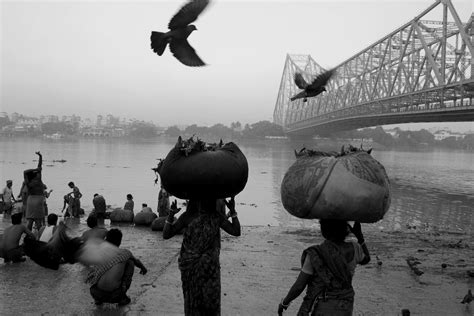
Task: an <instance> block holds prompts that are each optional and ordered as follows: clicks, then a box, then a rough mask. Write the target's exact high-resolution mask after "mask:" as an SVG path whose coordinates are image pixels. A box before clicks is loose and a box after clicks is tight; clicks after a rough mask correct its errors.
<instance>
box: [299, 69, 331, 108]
mask: <svg viewBox="0 0 474 316" xmlns="http://www.w3.org/2000/svg"><path fill="white" fill-rule="evenodd" d="M334 73H335V69H330V70H328V71H325V72H323V73H322V74H320V75H318V76H317V77H316V78H315V79H314V80H313V82H311V83H307V82H306V80H304V78H303V75H302V74H301V73H299V72H297V73H295V84H296V86H297V87H298V88H300V89H302V90H303V91H301V92H299V93H298V94H296V95H294V96H293V97H291V98H290V100H291V101H295V100H297V99H303V102H306V101H308V98H311V97H315V96H317V95H318V94H320V93H322V92H323V91H326V84H327V83H328V81H329V79H331V77H332V76H333V75H334Z"/></svg>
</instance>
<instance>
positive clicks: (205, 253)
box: [163, 198, 240, 316]
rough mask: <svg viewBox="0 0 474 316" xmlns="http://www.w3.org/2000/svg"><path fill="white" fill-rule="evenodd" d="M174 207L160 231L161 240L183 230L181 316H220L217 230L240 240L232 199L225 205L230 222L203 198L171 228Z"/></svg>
mask: <svg viewBox="0 0 474 316" xmlns="http://www.w3.org/2000/svg"><path fill="white" fill-rule="evenodd" d="M176 204H177V203H176V200H175V201H174V202H173V203H172V205H171V212H170V215H169V216H168V219H167V220H166V222H165V226H164V229H163V238H164V239H168V238H171V237H173V236H174V235H175V234H176V233H177V232H180V231H181V230H182V229H183V228H186V229H185V232H184V236H183V243H182V245H181V251H180V256H179V269H180V270H181V282H182V287H183V296H184V313H185V315H195V316H201V315H202V316H204V315H206V316H207V315H209V316H212V315H220V314H221V273H220V263H219V254H220V248H221V235H220V229H221V228H222V229H223V230H224V231H225V232H227V233H228V234H230V235H233V236H240V223H239V220H238V218H237V213H236V212H235V201H234V198H231V199H230V201H228V202H227V201H225V204H226V206H227V207H228V208H229V211H230V212H229V217H231V218H232V222H230V221H229V220H228V219H227V218H226V217H225V215H223V214H222V213H221V212H218V211H217V203H216V199H213V198H203V199H200V200H190V201H189V203H188V206H187V209H186V212H184V213H183V215H181V216H180V217H179V218H178V219H177V220H176V222H174V224H173V216H174V214H176V213H177V212H179V209H178V208H177V206H176Z"/></svg>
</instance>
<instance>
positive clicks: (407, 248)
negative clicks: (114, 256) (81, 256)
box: [0, 219, 474, 315]
mask: <svg viewBox="0 0 474 316" xmlns="http://www.w3.org/2000/svg"><path fill="white" fill-rule="evenodd" d="M84 221H85V220H84V219H82V220H81V223H80V224H77V223H75V224H70V226H71V227H72V231H71V235H79V234H80V233H81V232H82V231H84V230H85V229H86V227H85V225H84V223H83V222H84ZM0 225H1V226H0V233H1V232H2V231H3V228H4V227H6V226H7V225H8V222H6V221H4V222H2V223H1V224H0ZM106 226H107V228H110V227H112V226H110V224H109V223H107V222H106ZM119 228H120V229H121V230H122V231H123V233H124V237H123V242H122V247H124V248H128V249H130V250H131V251H132V252H133V254H134V255H135V256H136V257H138V258H140V259H141V260H142V262H143V263H144V264H145V266H146V267H147V268H148V274H147V275H145V276H142V275H140V274H139V273H138V271H139V270H138V269H136V270H135V275H134V279H133V282H132V286H131V288H130V290H129V292H128V294H129V296H130V297H131V299H132V302H131V304H130V305H128V306H125V307H121V308H119V307H117V306H116V305H113V304H104V305H102V306H99V307H98V306H95V305H94V303H93V300H92V298H91V296H90V294H89V287H88V285H87V284H85V283H84V279H85V276H86V273H87V269H86V268H84V267H82V266H80V265H78V264H76V265H69V264H65V265H63V266H61V267H60V269H59V270H58V271H53V270H48V269H45V268H42V267H40V266H38V265H36V264H35V263H34V262H32V261H31V260H27V261H26V262H25V263H21V264H0V296H1V297H2V299H1V303H0V315H28V314H31V315H33V314H34V315H58V314H67V315H125V314H127V315H181V314H183V296H182V292H181V281H180V273H179V270H178V263H177V258H178V253H179V248H180V245H181V238H182V237H181V236H176V237H174V238H172V239H170V240H166V241H165V240H163V238H162V235H161V232H152V231H151V229H149V228H145V227H133V226H129V225H120V227H119ZM365 239H366V243H367V245H368V247H369V250H370V252H371V254H372V261H371V262H370V263H369V264H368V265H367V266H363V267H362V266H359V267H358V268H357V270H356V274H355V277H354V280H353V285H354V289H355V292H356V298H355V300H356V301H355V308H354V315H399V314H400V311H401V309H403V308H407V309H409V310H410V311H411V312H412V315H473V314H474V312H473V311H474V302H473V303H471V305H472V307H467V306H466V305H463V304H461V303H460V302H461V300H462V298H463V297H464V295H465V294H466V293H467V289H469V288H474V277H470V276H469V275H468V272H467V271H468V270H470V271H473V272H474V251H473V248H474V238H473V237H472V236H471V235H467V234H462V233H457V232H456V233H454V232H445V231H436V230H431V231H424V230H420V229H413V228H404V229H402V230H400V231H390V232H384V231H380V230H369V231H367V232H365ZM321 241H322V238H321V237H320V234H319V232H318V231H315V230H309V229H297V228H288V229H287V228H281V227H269V226H247V227H245V226H244V227H243V228H242V236H241V237H231V236H229V235H227V234H226V233H225V232H222V249H221V278H222V315H272V314H273V315H275V314H276V310H277V306H278V303H279V301H280V299H281V297H283V296H284V295H286V293H287V291H288V289H289V288H290V286H291V285H292V284H293V282H294V281H295V279H296V277H297V275H298V273H299V268H300V256H301V252H302V251H303V249H305V248H306V247H309V246H311V245H312V244H317V243H320V242H321ZM376 256H377V257H378V258H379V260H377V259H376ZM410 257H414V259H412V261H411V262H415V267H416V268H417V270H418V271H422V272H423V274H421V275H420V276H417V275H416V274H415V273H414V271H413V270H412V269H411V268H410V267H409V265H408V264H407V259H408V258H410ZM378 262H381V265H379V264H378ZM443 263H444V264H446V268H442V264H443ZM300 302H301V297H300V298H298V299H297V300H295V301H294V302H293V303H292V304H291V306H290V308H289V309H288V311H287V313H286V314H287V315H294V314H295V313H296V311H297V310H298V307H299V304H300Z"/></svg>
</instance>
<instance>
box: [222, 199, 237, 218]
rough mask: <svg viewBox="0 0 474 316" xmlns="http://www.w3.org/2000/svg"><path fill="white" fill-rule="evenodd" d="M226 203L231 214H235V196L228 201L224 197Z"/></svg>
mask: <svg viewBox="0 0 474 316" xmlns="http://www.w3.org/2000/svg"><path fill="white" fill-rule="evenodd" d="M224 203H225V205H226V206H227V208H228V209H229V211H230V215H231V216H232V215H233V214H235V199H234V197H231V198H230V200H229V201H228V202H227V201H226V200H225V199H224Z"/></svg>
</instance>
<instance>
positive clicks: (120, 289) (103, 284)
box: [87, 228, 147, 305]
mask: <svg viewBox="0 0 474 316" xmlns="http://www.w3.org/2000/svg"><path fill="white" fill-rule="evenodd" d="M105 240H106V242H109V243H111V244H112V245H115V246H117V247H119V246H120V244H121V242H122V232H121V231H120V230H118V229H116V228H113V229H111V230H109V232H108V233H107V236H106V237H105ZM134 267H137V268H140V274H143V275H144V274H146V273H147V269H146V268H145V266H144V265H143V263H142V262H141V261H140V260H138V259H137V258H135V257H134V256H133V254H132V253H131V252H130V251H129V250H127V249H123V248H119V252H118V253H117V254H116V255H115V256H114V257H113V258H111V259H110V260H109V261H108V262H106V263H104V264H102V265H99V266H94V267H93V268H92V269H93V270H92V271H91V272H90V273H89V276H88V277H87V282H88V283H90V284H93V285H92V287H91V288H90V293H91V295H92V297H93V298H94V300H95V303H96V304H97V305H100V304H102V303H118V304H119V305H127V304H128V303H130V298H129V297H128V296H127V290H128V289H129V288H130V285H131V283H132V277H133V272H134Z"/></svg>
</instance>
